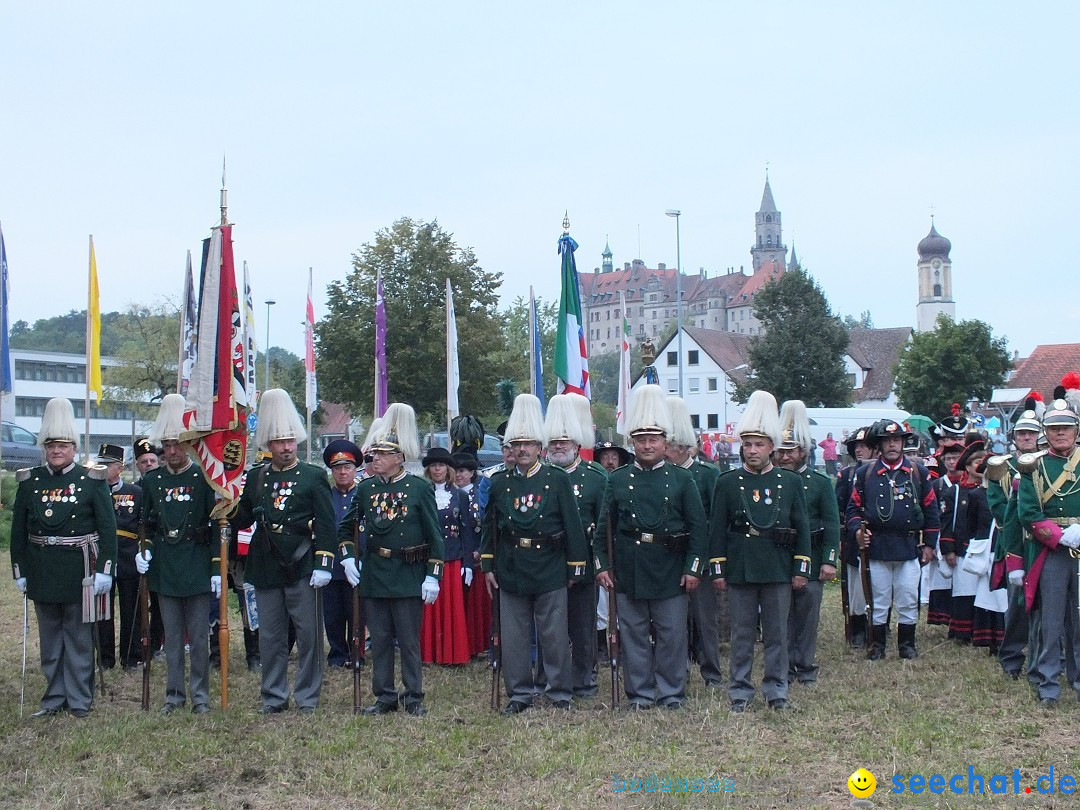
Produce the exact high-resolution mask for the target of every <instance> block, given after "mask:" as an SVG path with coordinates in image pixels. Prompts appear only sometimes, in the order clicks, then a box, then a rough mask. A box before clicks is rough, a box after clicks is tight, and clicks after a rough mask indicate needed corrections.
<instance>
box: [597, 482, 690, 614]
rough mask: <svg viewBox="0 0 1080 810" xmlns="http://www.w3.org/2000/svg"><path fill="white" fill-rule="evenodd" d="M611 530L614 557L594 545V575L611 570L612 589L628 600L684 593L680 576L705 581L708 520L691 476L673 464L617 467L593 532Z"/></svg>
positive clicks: (602, 533) (660, 597) (661, 597)
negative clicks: (610, 527)
mask: <svg viewBox="0 0 1080 810" xmlns="http://www.w3.org/2000/svg"><path fill="white" fill-rule="evenodd" d="M608 522H610V523H611V525H612V527H613V532H614V546H615V559H614V561H612V560H610V559H608V554H607V548H606V547H605V546H604V544H597V548H596V557H597V568H598V571H608V570H610V569H611V568H612V566H614V569H615V574H614V578H615V590H616V591H617V592H618V593H624V594H626V595H627V596H629V597H630V598H631V599H669V598H671V597H673V596H678V595H679V594H681V593H683V590H682V584H681V582H682V577H683V575H689V576H693V577H704V576H705V575H706V564H705V561H706V557H707V555H708V534H707V532H708V521H707V520H706V518H705V509H704V507H703V506H702V504H701V495H700V493H699V492H698V486H697V483H696V481H695V480H694V476H693V474H691V473H690V472H689V471H687V470H684V469H683V468H682V467H679V466H677V465H675V464H667V463H661V464H658V465H657V466H655V467H653V468H652V469H648V470H646V469H643V468H642V467H639V466H638V465H637V464H628V465H626V466H624V467H619V468H618V469H617V470H615V471H613V472H612V473H611V475H610V476H609V477H608V485H607V491H606V493H605V495H604V510H603V512H602V513H601V516H600V521H599V523H598V524H597V527H596V530H597V533H598V535H599V536H600V537H605V536H606V535H605V532H606V531H607V524H608Z"/></svg>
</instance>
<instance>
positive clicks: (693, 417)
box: [690, 413, 701, 430]
mask: <svg viewBox="0 0 1080 810" xmlns="http://www.w3.org/2000/svg"><path fill="white" fill-rule="evenodd" d="M690 425H691V426H692V427H693V428H694V430H701V417H700V416H698V415H697V414H696V413H692V414H690Z"/></svg>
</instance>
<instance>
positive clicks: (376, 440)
mask: <svg viewBox="0 0 1080 810" xmlns="http://www.w3.org/2000/svg"><path fill="white" fill-rule="evenodd" d="M369 439H370V441H371V444H370V446H369V447H368V450H381V451H383V452H384V453H385V452H388V453H401V454H402V455H403V456H404V457H405V460H406V461H419V460H420V438H419V436H418V435H417V433H416V411H414V410H413V409H412V406H411V405H406V404H405V403H404V402H391V403H390V405H389V407H387V409H386V413H384V414H383V416H382V424H380V425H379V427H378V429H377V430H376V429H375V426H374V423H373V424H372V428H371V431H370V433H369Z"/></svg>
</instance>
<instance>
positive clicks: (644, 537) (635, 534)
mask: <svg viewBox="0 0 1080 810" xmlns="http://www.w3.org/2000/svg"><path fill="white" fill-rule="evenodd" d="M627 534H629V535H630V537H631V538H632V539H633V540H634V541H635V542H637V543H652V544H654V545H660V546H665V547H666V548H668V549H670V550H671V551H677V552H682V551H684V550H685V549H686V544H687V543H689V542H690V532H670V533H667V534H661V533H659V532H641V531H634V530H631V531H629V532H627Z"/></svg>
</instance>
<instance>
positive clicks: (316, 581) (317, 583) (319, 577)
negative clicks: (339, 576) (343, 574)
mask: <svg viewBox="0 0 1080 810" xmlns="http://www.w3.org/2000/svg"><path fill="white" fill-rule="evenodd" d="M330 579H331V576H330V572H329V571H321V570H319V569H316V570H314V571H312V572H311V582H310V585H311V587H312V588H323V587H325V586H326V584H327V583H328V582H329V581H330Z"/></svg>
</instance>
